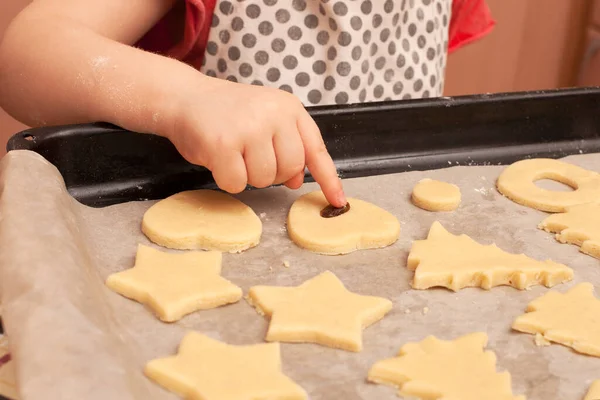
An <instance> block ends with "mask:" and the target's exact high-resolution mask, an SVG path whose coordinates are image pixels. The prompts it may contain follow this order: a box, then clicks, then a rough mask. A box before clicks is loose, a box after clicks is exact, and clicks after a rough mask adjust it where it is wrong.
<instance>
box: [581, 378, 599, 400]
mask: <svg viewBox="0 0 600 400" xmlns="http://www.w3.org/2000/svg"><path fill="white" fill-rule="evenodd" d="M583 400H600V380H597V381H595V382H594V383H592V386H590V390H589V391H588V393H587V395H586V396H585V399H583Z"/></svg>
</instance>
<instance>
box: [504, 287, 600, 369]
mask: <svg viewBox="0 0 600 400" xmlns="http://www.w3.org/2000/svg"><path fill="white" fill-rule="evenodd" d="M512 327H513V329H515V330H517V331H520V332H525V333H532V334H536V333H540V334H542V335H544V338H546V339H547V340H549V341H551V342H555V343H560V344H562V345H565V346H568V347H572V348H573V349H574V350H575V351H577V352H579V353H583V354H588V355H590V356H596V357H600V300H598V299H596V298H595V297H594V286H593V285H592V284H591V283H580V284H579V285H577V286H575V287H574V288H572V289H570V290H569V291H567V292H566V293H565V294H562V293H558V292H548V293H546V294H544V295H543V296H541V297H539V298H537V299H535V300H534V301H532V302H531V303H529V305H528V306H527V313H526V314H523V315H521V316H519V317H517V319H516V320H515V322H514V323H513V326H512Z"/></svg>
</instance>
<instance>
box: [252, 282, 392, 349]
mask: <svg viewBox="0 0 600 400" xmlns="http://www.w3.org/2000/svg"><path fill="white" fill-rule="evenodd" d="M248 301H249V302H250V304H252V305H253V306H255V307H256V309H257V311H258V312H259V313H260V314H264V315H267V316H268V317H270V318H271V323H270V324H269V330H268V331H267V337H266V340H267V341H269V342H273V341H280V342H296V343H306V342H310V343H318V344H321V345H323V346H329V347H334V348H339V349H343V350H350V351H361V350H362V330H363V328H366V327H367V326H369V325H371V324H373V323H375V322H376V321H378V320H380V319H381V318H383V316H384V315H385V314H387V312H388V311H390V310H391V308H392V302H391V301H389V300H387V299H384V298H381V297H373V296H361V295H358V294H355V293H352V292H350V291H348V290H347V289H346V288H345V287H344V284H343V283H342V282H340V280H339V279H338V278H337V277H336V276H335V275H334V274H333V273H331V272H329V271H325V272H323V273H322V274H320V275H317V276H316V277H314V278H312V279H309V280H308V281H306V282H304V283H303V284H302V285H300V286H297V287H274V286H254V287H252V288H250V292H249V294H248Z"/></svg>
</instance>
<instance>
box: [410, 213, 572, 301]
mask: <svg viewBox="0 0 600 400" xmlns="http://www.w3.org/2000/svg"><path fill="white" fill-rule="evenodd" d="M407 267H408V268H409V269H410V270H412V271H415V276H414V278H413V282H412V287H413V288H414V289H429V288H431V287H436V286H442V287H445V288H448V289H451V290H454V291H458V290H460V289H462V288H465V287H481V288H483V289H491V288H492V287H494V286H500V285H509V286H512V287H514V288H517V289H521V290H522V289H526V288H528V287H529V286H532V285H536V284H542V285H545V286H547V287H552V286H554V285H556V284H558V283H562V282H566V281H569V280H571V279H573V270H572V269H571V268H569V267H567V266H565V265H562V264H558V263H555V262H553V261H550V260H546V261H537V260H534V259H532V258H529V257H527V256H525V255H523V254H511V253H507V252H505V251H503V250H501V249H499V248H498V247H496V245H495V244H491V245H487V246H486V245H483V244H480V243H477V242H476V241H474V240H473V239H471V238H470V237H468V236H467V235H460V236H455V235H453V234H451V233H450V232H448V231H447V230H446V229H444V227H443V226H442V224H440V223H439V222H437V221H436V222H434V223H433V225H431V229H430V230H429V235H427V239H425V240H416V241H414V242H413V245H412V248H411V249H410V253H409V255H408V263H407Z"/></svg>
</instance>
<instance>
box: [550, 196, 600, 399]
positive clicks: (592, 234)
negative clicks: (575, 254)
mask: <svg viewBox="0 0 600 400" xmlns="http://www.w3.org/2000/svg"><path fill="white" fill-rule="evenodd" d="M539 227H540V228H541V229H544V230H545V231H547V232H552V233H556V236H555V237H556V240H558V241H559V242H561V243H571V244H575V245H577V246H580V247H581V248H580V250H581V252H582V253H585V254H588V255H590V256H592V257H596V258H600V203H588V204H580V205H576V206H571V207H567V209H566V212H565V213H561V214H554V215H551V216H549V217H548V218H546V219H545V220H543V221H542V223H541V224H540V226H539ZM599 400H600V399H599Z"/></svg>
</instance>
